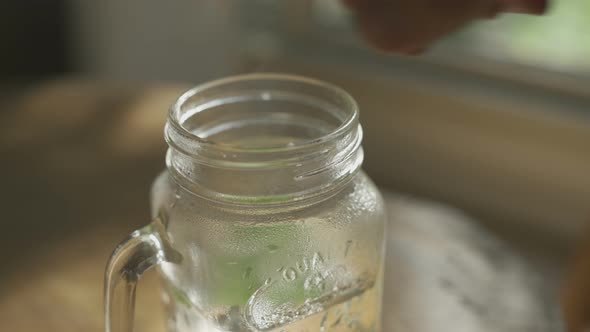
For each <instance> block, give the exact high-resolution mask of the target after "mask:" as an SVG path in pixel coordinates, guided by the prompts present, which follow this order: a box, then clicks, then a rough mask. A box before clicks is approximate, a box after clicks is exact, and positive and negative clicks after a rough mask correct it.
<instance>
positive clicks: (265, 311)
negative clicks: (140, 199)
mask: <svg viewBox="0 0 590 332" xmlns="http://www.w3.org/2000/svg"><path fill="white" fill-rule="evenodd" d="M165 134H166V140H167V142H168V144H169V149H168V152H167V156H166V164H167V170H166V171H164V172H163V173H162V174H161V175H160V176H159V177H158V178H157V179H156V181H155V182H154V185H153V189H152V209H153V216H154V221H153V222H152V223H151V224H150V225H148V226H146V227H145V228H143V229H141V230H139V231H136V232H135V233H133V234H132V235H131V236H130V238H128V239H127V240H126V241H125V242H123V243H122V244H121V245H120V246H119V247H118V249H117V250H116V251H115V253H114V255H113V257H112V258H111V262H110V263H109V266H108V267H107V282H106V289H105V291H106V299H107V301H106V310H107V331H111V332H123V331H125V332H128V331H130V329H131V327H132V319H133V317H132V314H133V308H132V301H133V296H129V294H131V293H133V292H134V289H135V283H136V281H137V279H138V277H139V276H140V275H141V273H142V272H143V271H144V270H145V269H147V268H149V267H150V266H153V265H156V264H157V265H158V266H159V271H160V274H161V277H162V281H163V284H164V299H165V303H166V306H167V310H168V327H169V330H170V331H177V332H189V331H191V332H192V331H195V332H201V331H202V332H217V331H276V332H304V331H327V332H329V331H334V332H340V331H359V332H365V331H366V332H379V331H381V317H380V313H381V293H382V283H383V258H384V257H383V256H384V226H385V215H384V213H385V212H384V206H383V202H382V200H381V197H380V195H379V192H378V190H377V188H376V187H375V185H374V184H373V183H372V182H371V181H370V179H369V178H368V177H367V176H366V175H365V174H364V172H362V170H361V169H360V166H361V163H362V160H363V150H362V147H361V140H362V129H361V127H360V125H359V122H358V110H357V106H356V103H355V102H354V100H353V99H352V97H350V96H349V95H348V94H347V93H346V92H344V91H343V90H341V89H339V88H337V87H334V86H332V85H329V84H326V83H323V82H320V81H316V80H312V79H307V78H302V77H297V76H290V75H282V74H252V75H243V76H236V77H231V78H227V79H222V80H218V81H214V82H212V83H208V84H205V85H202V86H199V87H196V88H194V89H192V90H190V91H188V92H186V93H185V94H184V95H183V96H181V97H180V98H179V99H178V101H177V102H176V103H175V105H173V107H172V109H171V112H170V115H169V118H168V122H167V124H166V129H165ZM130 271H134V272H130ZM130 276H131V277H130ZM129 298H131V299H129ZM130 305H131V307H130ZM109 329H110V330H109Z"/></svg>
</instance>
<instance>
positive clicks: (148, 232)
mask: <svg viewBox="0 0 590 332" xmlns="http://www.w3.org/2000/svg"><path fill="white" fill-rule="evenodd" d="M164 239H165V232H164V227H163V225H162V223H161V222H160V220H159V219H155V220H154V221H153V222H152V223H150V224H149V225H147V226H145V227H143V228H141V229H138V230H136V231H134V232H133V233H131V234H130V235H129V236H128V237H127V238H126V239H125V240H123V241H122V242H121V243H119V245H117V247H116V248H115V250H114V251H113V254H112V255H111V258H110V259H109V262H108V264H107V268H106V272H105V284H104V306H105V307H104V309H105V331H106V332H132V331H133V318H134V311H135V289H136V286H137V282H138V281H139V278H140V277H141V275H142V274H143V273H144V272H145V271H146V270H148V269H149V268H151V267H153V266H155V265H157V264H160V263H161V262H164V261H167V262H178V261H180V257H181V256H180V254H179V253H178V252H177V251H175V250H173V249H171V248H170V246H169V245H167V243H168V242H167V241H164Z"/></svg>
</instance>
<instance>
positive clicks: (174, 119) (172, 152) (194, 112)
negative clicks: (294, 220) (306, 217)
mask: <svg viewBox="0 0 590 332" xmlns="http://www.w3.org/2000/svg"><path fill="white" fill-rule="evenodd" d="M165 137H166V141H167V142H168V145H169V149H168V154H167V158H166V160H167V166H168V169H169V171H170V173H171V174H172V176H173V177H174V178H175V179H176V180H177V182H179V184H181V185H182V186H183V187H185V188H187V189H188V190H190V191H192V192H194V193H196V194H200V195H205V196H208V197H210V198H213V199H218V200H219V199H220V200H225V201H227V200H229V201H233V202H237V203H240V202H241V203H264V204H272V203H284V202H290V201H297V200H301V199H305V198H308V197H312V196H314V195H319V194H322V193H325V192H327V191H331V190H335V189H337V187H339V186H341V185H343V184H344V183H346V182H347V181H349V180H350V179H351V178H352V176H353V175H354V174H355V173H356V172H357V171H358V169H359V168H360V165H361V163H362V159H363V152H362V148H361V140H362V129H361V127H360V125H359V121H358V107H357V105H356V102H355V101H354V99H353V98H352V97H351V96H350V95H349V94H348V93H346V92H345V91H344V90H342V89H340V88H337V87H335V86H333V85H330V84H327V83H324V82H320V81H316V80H312V79H308V78H303V77H298V76H292V75H283V74H250V75H241V76H235V77H230V78H226V79H222V80H218V81H214V82H211V83H207V84H204V85H201V86H197V87H196V88H194V89H191V90H189V91H187V92H186V93H184V94H183V95H182V96H181V97H180V98H179V99H178V100H177V102H176V103H175V104H174V105H173V106H172V108H171V110H170V113H169V117H168V122H167V124H166V129H165Z"/></svg>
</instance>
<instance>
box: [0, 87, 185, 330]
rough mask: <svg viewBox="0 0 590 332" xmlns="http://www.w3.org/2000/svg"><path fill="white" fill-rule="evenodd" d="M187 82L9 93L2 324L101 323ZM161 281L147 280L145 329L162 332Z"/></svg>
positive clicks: (2, 128) (1, 139)
mask: <svg viewBox="0 0 590 332" xmlns="http://www.w3.org/2000/svg"><path fill="white" fill-rule="evenodd" d="M184 89H185V87H183V86H175V85H170V84H168V85H167V84H161V85H158V87H157V88H151V87H148V86H144V85H141V84H116V85H109V84H106V83H99V82H96V83H92V82H87V81H79V80H75V79H66V80H58V81H53V82H47V83H44V84H37V85H34V86H31V87H29V88H26V89H20V90H18V93H17V92H16V91H13V94H12V96H10V98H4V99H2V100H0V107H1V109H0V156H1V157H0V158H1V161H2V163H1V164H0V183H2V187H1V190H0V202H2V203H1V206H2V218H0V227H2V229H3V231H2V232H1V234H2V235H0V251H1V252H2V260H3V264H2V266H0V331H11V332H30V331H50V332H53V331H55V332H58V331H59V332H67V331H102V329H103V328H102V326H103V316H102V312H103V309H102V283H103V273H104V272H103V271H104V267H105V264H106V260H107V257H108V256H109V254H110V252H111V250H112V249H113V248H114V246H115V245H116V243H117V242H118V241H119V240H120V239H122V238H123V237H124V236H125V235H126V234H127V233H129V232H130V231H131V230H133V229H135V228H137V227H139V226H140V225H143V224H145V223H147V222H148V218H149V205H148V203H149V201H148V193H149V186H150V184H151V182H152V180H153V178H154V176H155V175H156V174H157V173H158V172H159V171H161V170H162V169H163V168H164V159H163V156H164V152H165V143H164V140H163V126H164V121H165V117H166V114H167V111H168V107H169V106H170V104H171V103H172V101H173V100H174V99H175V98H176V97H177V96H178V95H179V94H180V93H181V92H183V90H184ZM155 285H156V282H155V279H154V278H153V276H150V275H149V274H148V277H147V280H146V282H142V284H141V286H140V301H139V303H140V305H139V311H138V312H139V317H138V318H139V319H138V326H139V327H140V329H139V330H138V331H162V320H161V317H162V314H161V310H160V304H159V301H158V292H157V291H156V290H155V288H157V287H156V286H155ZM150 289H151V291H150ZM142 297H145V299H144V300H142V299H141V298H142ZM142 303H145V305H144V307H142ZM142 317H143V318H142ZM146 317H149V319H146Z"/></svg>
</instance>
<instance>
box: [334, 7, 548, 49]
mask: <svg viewBox="0 0 590 332" xmlns="http://www.w3.org/2000/svg"><path fill="white" fill-rule="evenodd" d="M342 1H343V3H344V4H345V5H346V6H347V7H349V8H350V9H351V10H352V11H353V12H354V13H355V14H356V16H357V18H358V22H359V25H360V30H361V32H362V34H363V35H364V37H365V38H366V39H367V40H368V42H369V43H371V44H372V45H373V46H375V47H376V48H378V49H380V50H382V51H385V52H392V53H405V54H418V53H421V52H422V51H424V50H425V49H426V48H427V47H428V46H429V45H431V44H432V43H433V42H435V41H436V40H438V39H439V38H441V37H443V36H445V35H447V34H449V33H451V32H453V31H455V30H457V29H459V28H461V27H462V26H464V25H466V24H467V23H469V22H471V21H474V20H477V19H484V18H493V17H495V16H496V15H498V14H499V13H507V12H512V13H525V14H534V15H541V14H543V13H544V12H545V11H546V10H547V6H548V0H342Z"/></svg>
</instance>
